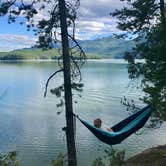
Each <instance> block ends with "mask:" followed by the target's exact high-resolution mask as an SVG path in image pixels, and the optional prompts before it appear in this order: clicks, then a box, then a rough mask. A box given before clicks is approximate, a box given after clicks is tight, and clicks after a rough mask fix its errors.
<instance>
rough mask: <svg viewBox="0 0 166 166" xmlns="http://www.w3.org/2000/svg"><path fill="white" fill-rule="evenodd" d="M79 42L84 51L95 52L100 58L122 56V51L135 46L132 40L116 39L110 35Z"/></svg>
mask: <svg viewBox="0 0 166 166" xmlns="http://www.w3.org/2000/svg"><path fill="white" fill-rule="evenodd" d="M79 43H80V45H81V46H82V48H83V49H84V50H85V52H86V53H88V54H96V55H98V56H99V57H101V58H123V54H124V52H125V51H129V50H131V49H132V48H133V47H134V46H135V44H134V41H133V40H125V39H117V38H115V37H112V36H110V37H104V38H99V39H95V40H85V41H79Z"/></svg>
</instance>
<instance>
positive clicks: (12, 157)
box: [0, 151, 19, 166]
mask: <svg viewBox="0 0 166 166" xmlns="http://www.w3.org/2000/svg"><path fill="white" fill-rule="evenodd" d="M0 166H19V161H18V160H17V153H16V152H15V151H12V152H8V153H7V154H0Z"/></svg>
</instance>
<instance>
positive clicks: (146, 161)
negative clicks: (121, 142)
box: [124, 145, 166, 166]
mask: <svg viewBox="0 0 166 166" xmlns="http://www.w3.org/2000/svg"><path fill="white" fill-rule="evenodd" d="M124 166H166V145H162V146H157V147H153V148H149V149H146V150H144V151H143V152H141V153H139V154H137V155H135V156H133V157H131V158H129V159H127V160H126V161H125V163H124Z"/></svg>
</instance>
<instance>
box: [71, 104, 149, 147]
mask: <svg viewBox="0 0 166 166" xmlns="http://www.w3.org/2000/svg"><path fill="white" fill-rule="evenodd" d="M150 115H151V111H150V106H149V105H148V106H146V107H144V108H143V109H141V110H140V111H138V112H136V113H134V114H132V115H131V116H129V117H127V118H126V119H124V120H122V121H121V122H119V123H118V124H116V125H114V126H112V127H111V128H112V130H113V131H114V132H109V131H105V130H102V129H99V128H96V127H95V126H93V125H91V124H89V123H87V122H86V121H84V120H82V119H80V117H78V116H76V115H75V114H74V116H76V117H77V118H78V119H79V120H80V121H81V123H82V124H83V125H85V126H86V127H87V128H88V129H89V130H90V131H91V132H92V133H93V134H94V135H95V136H96V137H97V138H98V139H99V140H101V141H102V142H104V143H106V144H109V145H115V144H119V143H121V142H122V141H123V140H124V139H126V138H127V137H129V136H130V135H131V134H133V133H135V132H136V131H137V130H139V129H140V128H142V127H143V126H144V125H145V123H146V121H147V120H148V118H149V117H150Z"/></svg>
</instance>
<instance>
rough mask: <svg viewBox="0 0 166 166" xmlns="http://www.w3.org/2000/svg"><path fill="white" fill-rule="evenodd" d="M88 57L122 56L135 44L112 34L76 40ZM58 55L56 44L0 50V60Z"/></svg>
mask: <svg viewBox="0 0 166 166" xmlns="http://www.w3.org/2000/svg"><path fill="white" fill-rule="evenodd" d="M78 43H79V44H80V45H81V46H82V48H83V50H84V51H85V53H86V54H87V57H88V58H123V54H124V52H125V51H129V50H131V49H132V47H134V46H135V44H134V41H133V40H125V39H118V38H115V37H113V36H109V37H103V38H98V39H95V40H84V41H82V40H78ZM57 57H58V51H57V46H56V45H55V48H54V49H52V50H48V51H42V50H41V49H37V48H26V49H20V50H14V51H10V52H0V59H1V60H5V59H8V60H10V59H11V60H13V59H56V58H57Z"/></svg>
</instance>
